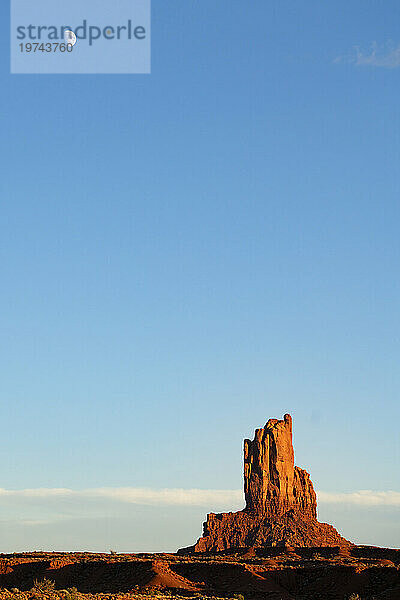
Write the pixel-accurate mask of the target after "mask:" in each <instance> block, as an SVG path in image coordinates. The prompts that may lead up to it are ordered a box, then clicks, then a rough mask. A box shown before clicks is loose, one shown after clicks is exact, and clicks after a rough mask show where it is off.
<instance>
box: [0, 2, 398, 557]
mask: <svg viewBox="0 0 400 600" xmlns="http://www.w3.org/2000/svg"><path fill="white" fill-rule="evenodd" d="M152 13H153V16H152V74H151V75H143V76H142V75H136V76H135V75H132V76H119V75H114V76H94V75H89V76H82V75H79V76H78V75H77V76H74V75H71V76H57V75H45V76H35V75H33V76H21V75H10V74H9V48H8V35H9V32H8V31H7V27H8V25H7V24H8V19H9V17H8V7H6V6H5V3H3V4H2V5H1V8H0V17H1V22H2V23H3V36H2V38H1V41H0V45H1V50H2V51H1V54H0V64H1V72H0V86H1V90H2V91H1V95H0V123H1V136H0V164H1V181H0V195H1V213H0V261H1V295H0V331H1V345H0V392H1V404H0V423H1V426H0V427H1V435H0V453H1V454H0V457H1V465H2V468H1V477H0V487H1V488H4V489H6V490H26V489H28V488H49V489H51V488H59V487H62V488H69V489H72V490H82V489H92V488H121V487H132V488H154V489H160V488H184V489H187V488H188V489H189V488H199V489H221V490H225V489H227V490H235V489H240V488H241V486H242V454H241V453H242V450H241V447H242V439H243V438H244V437H248V436H250V435H252V433H253V431H254V429H255V428H256V427H259V426H262V425H263V424H264V423H265V422H266V420H267V419H268V418H269V417H282V415H283V413H285V412H290V413H291V414H292V415H293V418H294V427H295V429H294V430H295V444H296V446H295V449H296V460H297V464H299V466H301V467H305V468H307V470H309V471H310V472H311V475H312V479H313V481H314V482H315V486H316V487H317V489H319V490H322V491H324V492H326V493H328V492H329V493H332V494H339V493H349V494H350V493H353V492H355V491H357V490H375V491H381V492H389V491H390V490H392V491H400V478H399V473H400V469H399V458H400V448H399V434H398V431H399V427H398V423H399V418H400V414H399V413H400V410H399V404H400V403H399V392H400V370H399V358H400V351H399V350H400V345H399V335H400V322H399V316H400V308H399V307H400V285H399V267H400V264H399V263H400V261H399V249H400V242H399V240H400V236H399V227H400V208H399V197H400V172H399V164H400V152H399V150H400V112H399V92H400V88H399V77H400V50H398V48H399V47H400V5H399V3H398V2H395V1H391V0H387V1H386V2H384V3H378V2H373V1H371V0H362V1H361V0H360V1H355V0H350V1H349V0H346V1H344V0H343V1H337V2H329V3H328V2H320V1H317V0H315V1H314V0H311V1H309V2H306V3H298V2H295V1H294V0H292V1H285V0H279V1H273V2H270V1H268V2H267V1H266V0H252V2H245V1H244V0H218V2H215V0H201V1H194V0H193V1H188V0H169V1H168V2H165V1H162V0H153V9H152ZM374 42H376V45H377V47H376V48H377V49H376V51H375V54H373V52H374V51H373V49H372V44H373V43H374ZM355 46H358V47H359V54H358V57H357V54H356V50H355ZM398 54H399V59H398V61H397V58H396V57H397V56H398ZM385 65H386V66H385ZM387 65H389V66H387ZM396 67H397V68H396ZM26 502H27V503H28V504H29V502H31V500H29V499H28V500H26ZM37 502H38V501H36V500H35V501H34V502H33V501H32V506H31V505H29V506H31V508H29V506H26V505H24V508H23V510H22V508H21V512H19V511H17V512H16V513H15V515H14V514H11V508H10V507H11V505H10V504H9V501H8V500H7V496H4V497H1V496H0V533H1V535H0V539H2V540H3V542H2V543H3V546H4V549H15V550H16V549H22V548H25V549H26V548H31V547H35V544H37V545H39V544H40V545H41V546H42V547H45V548H53V547H54V548H62V549H75V548H77V547H81V548H83V547H87V548H92V549H101V548H106V549H108V547H110V546H112V547H115V548H116V549H125V550H136V549H142V548H144V547H146V548H148V549H149V550H153V549H154V550H157V549H174V548H175V547H176V546H178V545H185V544H189V543H190V542H191V541H194V538H195V537H196V536H198V535H199V534H200V531H201V520H202V519H203V517H204V515H205V513H206V512H207V511H211V510H214V509H215V508H218V507H215V506H208V505H207V506H202V507H198V508H187V507H185V508H183V509H182V510H181V509H178V508H177V507H176V506H162V507H158V506H157V505H156V506H141V505H136V504H133V505H125V504H124V509H123V510H122V509H121V507H120V506H119V505H118V507H115V505H114V504H112V503H107V502H105V503H104V507H103V508H104V510H103V508H102V506H103V505H101V506H99V505H97V504H96V507H95V508H94V507H93V511H92V512H91V510H89V508H90V507H89V508H88V510H87V514H85V515H75V516H76V519H75V516H74V517H72V516H71V514H72V513H71V514H70V513H68V511H66V512H65V511H64V512H63V515H61V516H60V515H58V516H57V515H56V516H55V517H54V519H53V517H52V516H51V515H50V512H51V511H50V509H49V508H48V506H47V505H46V503H45V502H44V504H43V506H41V508H40V507H39V506H38V505H37ZM399 504H400V501H399V499H398V497H397V500H396V499H395V500H393V501H391V503H390V502H389V505H388V506H386V505H382V506H381V505H377V506H376V505H374V504H373V505H372V506H369V507H368V508H365V507H361V508H360V507H359V506H358V505H353V506H351V505H349V506H347V504H346V503H341V502H337V503H334V502H333V503H331V504H323V503H322V504H321V509H320V514H321V517H323V518H324V519H325V520H330V521H333V522H334V523H335V525H337V526H338V527H339V529H340V530H341V532H342V533H344V534H345V535H347V536H348V537H352V539H356V540H357V541H363V542H365V543H376V544H378V543H379V544H381V545H384V544H388V545H399V544H400V531H399V529H398V521H399V519H398V516H399V514H398V513H399ZM13 506H14V504H13ZM121 506H122V504H121ZM31 509H32V511H33V510H34V511H39V512H40V511H41V513H40V514H41V517H40V519H36V517H35V518H34V517H33V516H32V517H31V513H30V510H31ZM53 509H54V510H53ZM51 510H52V511H53V512H54V511H55V512H56V513H57V507H56V508H54V507H53V508H52V509H51ZM23 511H25V512H26V514H25V512H24V515H25V517H26V522H25V521H24V522H22V521H21V520H20V515H21V514H22V512H23ZM71 511H72V509H71ZM96 511H97V512H96ZM185 511H186V512H185ZM72 512H73V511H72ZM66 513H68V514H66ZM95 513H96V514H95ZM35 514H36V513H35ZM52 514H53V513H52ZM68 515H69V516H68ZM163 515H166V516H165V518H164V517H163ZM25 517H24V518H25ZM35 519H36V520H35ZM41 519H42V520H43V523H42V522H41ZM57 519H59V521H58V520H57ZM68 519H70V522H69V521H68ZM74 519H75V520H74ZM30 520H31V521H32V523H35V524H32V525H30V524H29V523H30ZM143 523H145V524H146V527H143ZM371 523H373V524H374V525H371ZM396 526H397V529H396ZM72 531H73V532H74V534H73V536H75V537H68V535H72V533H71V532H72ZM149 532H150V533H149ZM149 536H150V537H149ZM4 540H6V541H4ZM108 544H110V546H109V545H108ZM1 550H2V547H1V546H0V551H1Z"/></svg>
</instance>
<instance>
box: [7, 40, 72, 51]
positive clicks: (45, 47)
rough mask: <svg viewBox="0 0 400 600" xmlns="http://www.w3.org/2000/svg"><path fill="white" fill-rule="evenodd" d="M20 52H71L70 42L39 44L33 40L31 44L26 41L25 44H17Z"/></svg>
mask: <svg viewBox="0 0 400 600" xmlns="http://www.w3.org/2000/svg"><path fill="white" fill-rule="evenodd" d="M19 47H20V50H21V52H72V50H73V48H74V47H73V45H72V44H60V43H56V42H52V43H47V44H39V42H37V43H36V42H35V43H33V44H31V43H30V42H26V43H25V44H20V45H19Z"/></svg>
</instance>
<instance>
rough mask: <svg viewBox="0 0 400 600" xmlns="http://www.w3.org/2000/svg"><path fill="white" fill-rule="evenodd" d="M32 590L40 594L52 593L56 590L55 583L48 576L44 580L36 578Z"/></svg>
mask: <svg viewBox="0 0 400 600" xmlns="http://www.w3.org/2000/svg"><path fill="white" fill-rule="evenodd" d="M31 591H32V592H36V593H38V594H51V593H54V591H55V583H54V581H51V580H50V579H47V578H46V577H45V578H44V579H42V580H39V579H35V581H34V582H33V588H32V590H31Z"/></svg>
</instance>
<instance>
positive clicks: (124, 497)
mask: <svg viewBox="0 0 400 600" xmlns="http://www.w3.org/2000/svg"><path fill="white" fill-rule="evenodd" d="M317 496H318V502H319V503H321V504H349V505H355V506H359V507H362V506H364V507H365V506H392V507H400V492H396V491H391V490H389V491H374V490H358V491H355V492H344V493H342V492H324V491H320V492H317ZM7 499H12V500H14V501H15V500H18V499H19V500H22V501H23V500H35V501H41V500H42V501H61V500H63V501H65V500H68V501H82V500H107V501H113V502H123V503H128V504H140V505H150V506H199V507H200V506H201V507H205V508H207V509H208V510H210V511H213V510H240V509H241V508H243V506H244V498H243V492H242V491H241V490H201V489H180V488H167V489H160V490H157V489H151V488H134V487H123V488H107V487H105V488H91V489H86V490H72V489H69V488H36V489H23V490H6V489H3V488H0V502H1V501H2V500H7Z"/></svg>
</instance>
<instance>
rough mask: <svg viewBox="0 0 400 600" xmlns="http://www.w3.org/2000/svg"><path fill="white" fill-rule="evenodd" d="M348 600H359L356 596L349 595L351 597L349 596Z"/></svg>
mask: <svg viewBox="0 0 400 600" xmlns="http://www.w3.org/2000/svg"><path fill="white" fill-rule="evenodd" d="M349 600H361V598H360V596H359V595H358V594H351V596H349Z"/></svg>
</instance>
